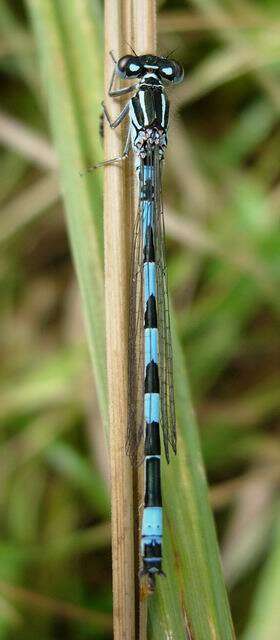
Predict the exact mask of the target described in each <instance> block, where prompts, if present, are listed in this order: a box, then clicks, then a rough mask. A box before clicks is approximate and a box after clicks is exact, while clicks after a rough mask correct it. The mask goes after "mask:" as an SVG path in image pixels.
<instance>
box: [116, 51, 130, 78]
mask: <svg viewBox="0 0 280 640" xmlns="http://www.w3.org/2000/svg"><path fill="white" fill-rule="evenodd" d="M130 59H131V57H130V56H123V57H122V58H120V59H119V61H118V65H117V72H118V75H119V76H121V78H126V73H127V66H128V63H129V60H130Z"/></svg>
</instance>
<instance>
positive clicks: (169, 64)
mask: <svg viewBox="0 0 280 640" xmlns="http://www.w3.org/2000/svg"><path fill="white" fill-rule="evenodd" d="M160 75H161V77H162V78H163V80H167V81H168V82H172V84H177V83H178V82H181V81H182V80H183V77H184V70H183V67H182V66H181V65H180V64H179V63H178V62H175V60H166V63H162V64H161V66H160Z"/></svg>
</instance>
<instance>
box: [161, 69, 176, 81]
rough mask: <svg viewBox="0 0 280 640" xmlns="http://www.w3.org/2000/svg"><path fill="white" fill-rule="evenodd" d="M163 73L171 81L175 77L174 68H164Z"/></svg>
mask: <svg viewBox="0 0 280 640" xmlns="http://www.w3.org/2000/svg"><path fill="white" fill-rule="evenodd" d="M161 73H163V74H164V75H165V76H167V77H169V78H170V79H171V78H172V76H173V75H174V70H173V68H172V67H162V68H161Z"/></svg>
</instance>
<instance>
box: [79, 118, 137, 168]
mask: <svg viewBox="0 0 280 640" xmlns="http://www.w3.org/2000/svg"><path fill="white" fill-rule="evenodd" d="M130 143H131V140H130V129H129V130H128V134H127V138H126V143H125V147H124V150H123V153H122V155H120V156H115V158H111V159H110V160H103V162H97V164H94V165H93V166H92V167H89V168H88V169H86V170H85V171H80V176H81V177H83V176H84V175H85V174H86V173H91V172H92V171H95V169H99V168H100V167H104V166H106V165H108V164H114V163H115V162H121V161H122V160H125V159H126V158H127V156H128V154H129V150H130Z"/></svg>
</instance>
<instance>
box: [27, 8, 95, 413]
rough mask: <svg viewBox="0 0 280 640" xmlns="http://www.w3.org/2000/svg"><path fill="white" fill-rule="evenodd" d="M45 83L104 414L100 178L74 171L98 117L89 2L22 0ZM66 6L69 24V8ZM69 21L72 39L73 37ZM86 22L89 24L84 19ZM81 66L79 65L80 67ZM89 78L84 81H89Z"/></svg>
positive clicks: (91, 152)
mask: <svg viewBox="0 0 280 640" xmlns="http://www.w3.org/2000/svg"><path fill="white" fill-rule="evenodd" d="M27 4H28V7H29V10H30V13H31V18H32V22H33V27H34V31H35V35H36V38H37V45H38V51H39V57H40V62H41V68H42V73H43V77H44V81H45V87H46V91H47V99H48V104H49V111H50V119H51V125H52V133H53V139H54V143H55V147H56V151H57V155H58V161H59V169H60V180H61V186H62V191H63V196H64V203H65V212H66V220H67V226H68V231H69V236H70V242H71V248H72V252H73V258H74V263H75V267H76V272H77V276H78V281H79V286H80V291H81V296H82V300H83V307H84V315H85V323H86V330H87V336H88V342H89V348H90V353H91V356H92V362H93V368H94V372H95V379H96V384H97V391H98V397H99V403H100V407H101V412H102V417H103V420H104V422H106V415H107V412H106V374H105V367H104V359H105V331H104V305H103V269H102V229H101V220H102V218H101V202H102V200H101V178H102V176H101V175H100V174H98V172H96V175H94V176H93V175H91V176H90V178H89V177H86V178H83V179H82V178H81V177H80V175H79V171H81V169H84V167H85V166H87V165H88V164H89V163H92V160H93V159H96V158H97V157H101V147H100V143H99V136H98V118H95V117H92V114H93V113H95V114H96V113H98V112H99V109H100V107H99V104H100V97H101V91H102V89H101V77H100V75H99V76H98V75H97V74H96V73H95V71H96V68H95V66H93V61H96V63H95V64H96V65H97V61H100V55H101V54H100V42H99V38H98V37H97V32H98V29H99V31H100V25H99V26H98V22H96V21H94V20H93V16H92V15H91V14H90V12H89V3H81V2H77V1H74V2H71V3H65V2H56V3H53V2H51V1H47V2H45V1H43V0H39V1H38V2H37V0H36V1H34V0H30V1H28V2H27ZM70 13H71V14H72V20H73V21H74V20H75V22H74V23H72V29H71V28H70V26H71V25H70V23H69V14H70ZM73 24H75V29H74V31H75V33H76V34H77V38H78V40H76V41H75V42H74V43H73V41H72V38H73ZM90 25H91V26H90ZM85 70H86V72H85ZM89 80H90V81H89Z"/></svg>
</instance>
